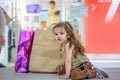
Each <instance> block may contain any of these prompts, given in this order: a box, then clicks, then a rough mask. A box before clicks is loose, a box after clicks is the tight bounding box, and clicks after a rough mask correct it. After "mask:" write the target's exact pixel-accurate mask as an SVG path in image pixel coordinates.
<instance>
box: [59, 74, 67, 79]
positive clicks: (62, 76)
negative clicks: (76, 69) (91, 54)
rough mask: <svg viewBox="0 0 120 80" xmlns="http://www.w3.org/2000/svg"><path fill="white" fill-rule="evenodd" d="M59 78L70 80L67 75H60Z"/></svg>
mask: <svg viewBox="0 0 120 80" xmlns="http://www.w3.org/2000/svg"><path fill="white" fill-rule="evenodd" d="M59 78H61V79H67V78H69V76H68V75H66V74H64V75H59Z"/></svg>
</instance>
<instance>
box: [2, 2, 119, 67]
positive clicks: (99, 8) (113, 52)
mask: <svg viewBox="0 0 120 80" xmlns="http://www.w3.org/2000/svg"><path fill="white" fill-rule="evenodd" d="M49 1H50V0H0V6H1V7H3V9H4V10H5V11H6V12H7V14H8V15H9V16H10V18H11V19H12V21H11V23H10V24H9V25H8V26H7V27H6V32H5V37H6V44H5V46H4V47H3V48H2V52H1V54H0V63H2V64H4V65H6V66H7V67H11V68H12V67H14V63H15V59H16V52H17V45H18V39H19V32H20V30H29V29H32V30H34V31H35V30H36V29H37V28H42V24H43V23H44V25H45V24H46V21H47V11H48V9H49ZM54 1H55V2H56V8H57V9H58V10H59V11H60V20H61V21H70V22H71V24H72V26H73V27H74V28H75V29H76V30H77V32H78V33H79V34H80V39H81V42H82V44H83V45H84V46H85V48H86V54H87V55H88V57H89V58H90V60H91V61H92V62H93V64H95V66H98V67H105V68H106V67H107V68H109V67H114V68H117V67H119V68H120V37H119V35H120V0H54ZM34 6H37V11H36V12H34Z"/></svg>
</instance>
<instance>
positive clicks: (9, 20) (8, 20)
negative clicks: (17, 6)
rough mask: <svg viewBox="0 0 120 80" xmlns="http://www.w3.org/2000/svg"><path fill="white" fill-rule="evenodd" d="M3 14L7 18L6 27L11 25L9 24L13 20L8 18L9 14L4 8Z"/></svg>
mask: <svg viewBox="0 0 120 80" xmlns="http://www.w3.org/2000/svg"><path fill="white" fill-rule="evenodd" d="M2 10H3V13H4V15H5V18H6V25H9V23H10V22H11V21H12V19H11V18H10V16H8V14H7V12H6V11H5V10H4V9H3V8H2Z"/></svg>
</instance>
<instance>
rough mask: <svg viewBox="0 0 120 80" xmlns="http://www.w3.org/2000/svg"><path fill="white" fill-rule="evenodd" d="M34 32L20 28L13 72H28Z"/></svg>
mask: <svg viewBox="0 0 120 80" xmlns="http://www.w3.org/2000/svg"><path fill="white" fill-rule="evenodd" d="M33 38H34V32H32V31H26V30H21V31H20V36H19V42H18V49H17V54H16V62H15V72H18V73H25V72H28V67H29V60H30V55H31V50H32V43H33Z"/></svg>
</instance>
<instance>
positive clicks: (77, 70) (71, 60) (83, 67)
mask: <svg viewBox="0 0 120 80" xmlns="http://www.w3.org/2000/svg"><path fill="white" fill-rule="evenodd" d="M52 31H53V33H54V34H55V38H56V40H57V42H58V43H60V44H61V48H60V57H61V60H62V61H63V63H61V65H59V66H58V67H57V72H58V74H59V78H64V79H66V78H69V77H71V78H72V79H75V80H76V79H85V78H95V77H98V78H107V77H108V75H107V74H106V73H105V72H104V71H102V70H99V69H97V68H93V67H92V64H91V62H90V61H89V59H88V58H87V56H86V55H85V48H84V47H83V46H82V44H81V43H80V42H79V41H78V39H77V38H76V34H75V33H74V31H73V28H72V26H71V25H70V23H68V22H60V23H57V24H56V25H54V27H53V29H52Z"/></svg>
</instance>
